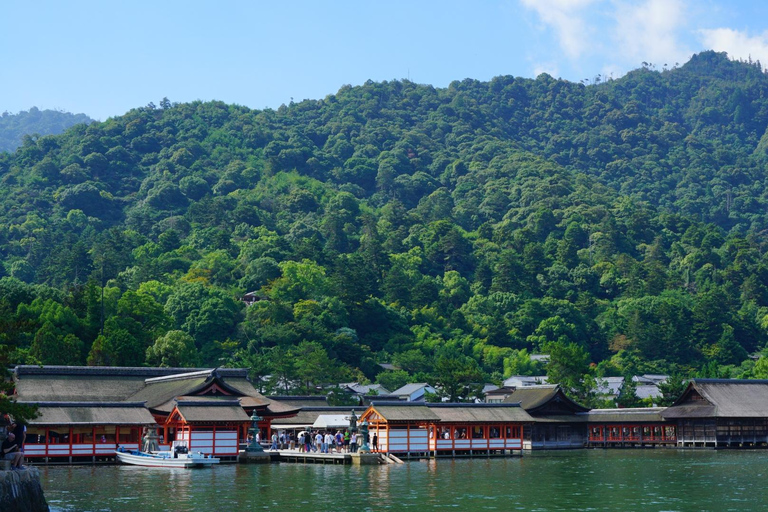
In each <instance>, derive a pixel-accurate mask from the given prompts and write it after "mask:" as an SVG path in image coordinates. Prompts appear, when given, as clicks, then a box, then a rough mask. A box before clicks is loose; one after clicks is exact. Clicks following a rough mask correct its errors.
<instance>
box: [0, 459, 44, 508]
mask: <svg viewBox="0 0 768 512" xmlns="http://www.w3.org/2000/svg"><path fill="white" fill-rule="evenodd" d="M0 510H2V511H3V512H47V511H48V504H47V503H46V502H45V496H44V495H43V488H42V487H41V486H40V473H39V472H38V471H37V468H33V467H27V469H22V470H14V471H0Z"/></svg>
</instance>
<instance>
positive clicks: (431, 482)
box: [41, 450, 768, 512]
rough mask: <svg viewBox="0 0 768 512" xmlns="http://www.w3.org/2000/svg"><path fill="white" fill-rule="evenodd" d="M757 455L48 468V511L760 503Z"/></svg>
mask: <svg viewBox="0 0 768 512" xmlns="http://www.w3.org/2000/svg"><path fill="white" fill-rule="evenodd" d="M765 455H766V453H765V452H759V451H755V452H748V451H740V452H722V451H720V452H714V451H687V452H682V451H676V450H655V451H632V450H626V451H603V450H581V451H574V452H559V453H546V454H542V453H538V454H533V455H526V456H525V457H523V458H510V459H472V460H469V459H459V460H451V459H438V460H430V461H411V462H407V463H406V464H403V465H387V466H368V467H349V466H330V465H328V466H322V465H314V466H312V465H307V466H304V465H296V464H272V465H222V466H219V467H215V468H209V469H204V470H192V471H190V470H168V469H151V468H132V467H125V466H97V467H90V466H82V467H48V468H43V469H42V471H41V475H42V478H43V487H44V489H45V491H46V497H47V498H48V500H49V503H50V504H51V506H52V508H53V510H55V511H115V512H120V511H132V512H133V511H136V510H139V511H141V512H152V511H155V510H157V511H166V510H169V511H176V510H178V511H185V512H186V511H194V510H213V511H225V510H226V511H230V510H231V511H239V510H281V511H313V512H314V511H317V510H338V511H346V510H350V511H351V510H354V511H363V510H370V511H373V510H418V511H419V512H421V510H426V509H443V508H453V509H459V510H531V511H554V510H585V511H617V510H621V511H624V510H643V511H662V510H678V511H694V510H695V511H699V510H702V511H705V510H712V511H721V510H739V511H745V510H765V509H767V508H768V501H766V499H765V498H763V496H762V488H763V480H764V478H763V475H764V474H765V472H766V460H768V459H766V457H765Z"/></svg>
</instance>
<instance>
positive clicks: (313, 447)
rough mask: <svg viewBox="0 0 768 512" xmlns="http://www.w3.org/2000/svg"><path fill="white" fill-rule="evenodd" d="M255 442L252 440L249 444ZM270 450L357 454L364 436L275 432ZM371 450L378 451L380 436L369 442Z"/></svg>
mask: <svg viewBox="0 0 768 512" xmlns="http://www.w3.org/2000/svg"><path fill="white" fill-rule="evenodd" d="M252 441H253V440H252V439H250V436H249V443H250V442H252ZM255 441H256V442H257V443H258V442H260V441H261V439H260V434H258V433H257V434H256V439H255ZM270 441H271V444H270V447H269V449H270V450H275V451H277V450H298V451H300V452H306V453H309V452H316V453H317V452H319V453H357V450H358V447H360V446H362V445H363V435H362V434H360V433H359V432H358V433H352V432H350V431H349V430H348V429H345V430H343V431H342V430H337V431H336V432H335V433H334V432H333V431H332V430H304V431H301V432H299V433H298V435H296V434H295V433H294V432H285V431H281V432H279V433H278V432H273V433H272V437H271V439H270ZM368 441H369V442H370V443H371V449H372V450H373V451H377V450H378V441H379V440H378V436H377V435H376V434H374V435H373V436H372V437H371V438H370V439H369V440H368Z"/></svg>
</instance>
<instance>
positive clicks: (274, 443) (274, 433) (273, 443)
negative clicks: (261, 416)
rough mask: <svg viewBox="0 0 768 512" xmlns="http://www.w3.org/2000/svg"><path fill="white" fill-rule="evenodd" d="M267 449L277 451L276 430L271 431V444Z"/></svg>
mask: <svg viewBox="0 0 768 512" xmlns="http://www.w3.org/2000/svg"><path fill="white" fill-rule="evenodd" d="M269 449H270V450H274V451H277V432H273V433H272V446H270V447H269Z"/></svg>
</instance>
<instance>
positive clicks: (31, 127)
mask: <svg viewBox="0 0 768 512" xmlns="http://www.w3.org/2000/svg"><path fill="white" fill-rule="evenodd" d="M91 122H93V119H91V118H90V117H88V116H86V115H85V114H71V113H69V112H61V111H58V110H39V109H38V108H37V107H32V108H31V109H29V110H28V111H22V112H19V113H17V114H11V113H9V112H3V113H2V115H0V152H3V151H9V152H13V151H16V148H18V147H19V146H21V144H22V142H23V140H24V136H25V135H28V136H34V137H37V136H40V135H58V134H60V133H61V132H63V131H64V130H66V129H67V128H69V127H70V126H74V125H76V124H79V123H85V124H88V123H91Z"/></svg>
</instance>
